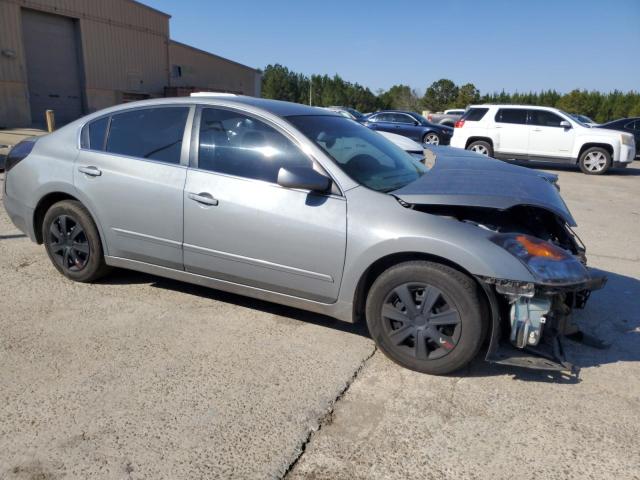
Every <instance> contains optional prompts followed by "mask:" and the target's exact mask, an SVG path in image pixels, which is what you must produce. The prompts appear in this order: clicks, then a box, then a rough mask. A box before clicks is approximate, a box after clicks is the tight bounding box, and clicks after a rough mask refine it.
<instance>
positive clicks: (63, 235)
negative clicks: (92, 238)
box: [47, 215, 91, 272]
mask: <svg viewBox="0 0 640 480" xmlns="http://www.w3.org/2000/svg"><path fill="white" fill-rule="evenodd" d="M48 240H49V241H48V242H47V243H48V245H49V246H50V247H49V248H50V249H51V253H52V256H53V259H54V261H55V263H57V264H58V265H59V266H60V268H62V269H63V270H68V271H70V272H79V271H80V270H82V269H83V268H85V267H86V266H87V263H88V262H89V257H90V255H91V247H90V245H89V239H88V238H87V235H86V233H85V231H84V229H83V228H82V225H80V223H79V222H78V221H77V220H76V219H74V218H73V217H71V216H69V215H60V216H59V217H57V218H55V219H54V220H53V222H51V224H50V226H49V239H48Z"/></svg>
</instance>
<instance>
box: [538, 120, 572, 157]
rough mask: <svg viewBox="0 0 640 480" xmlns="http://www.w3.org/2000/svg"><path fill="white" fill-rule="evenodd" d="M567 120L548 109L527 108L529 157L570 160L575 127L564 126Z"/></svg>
mask: <svg viewBox="0 0 640 480" xmlns="http://www.w3.org/2000/svg"><path fill="white" fill-rule="evenodd" d="M562 121H568V120H566V119H565V118H562V117H561V116H560V115H557V114H556V113H554V112H549V111H548V110H537V109H531V110H529V125H530V130H529V132H530V133H529V157H531V158H532V159H539V160H546V159H549V160H571V155H572V151H573V144H574V141H575V136H576V133H575V129H574V128H564V127H561V126H560V122H562Z"/></svg>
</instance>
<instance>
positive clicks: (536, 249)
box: [516, 235, 567, 260]
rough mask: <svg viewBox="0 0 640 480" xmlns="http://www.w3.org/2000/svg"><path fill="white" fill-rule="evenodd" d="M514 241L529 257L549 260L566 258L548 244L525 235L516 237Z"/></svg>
mask: <svg viewBox="0 0 640 480" xmlns="http://www.w3.org/2000/svg"><path fill="white" fill-rule="evenodd" d="M516 240H517V241H518V243H520V245H522V246H523V247H524V248H525V250H526V251H527V253H528V254H529V255H531V256H534V257H545V258H548V259H550V260H564V259H565V258H567V255H566V253H564V252H563V251H562V250H561V249H560V248H558V247H556V246H555V245H552V244H550V243H549V242H545V241H542V240H537V239H535V238H532V237H529V236H527V235H518V236H516Z"/></svg>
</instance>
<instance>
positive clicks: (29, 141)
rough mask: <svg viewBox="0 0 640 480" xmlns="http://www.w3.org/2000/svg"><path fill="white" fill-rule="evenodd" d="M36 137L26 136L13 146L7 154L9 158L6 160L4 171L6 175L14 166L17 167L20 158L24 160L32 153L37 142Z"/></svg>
mask: <svg viewBox="0 0 640 480" xmlns="http://www.w3.org/2000/svg"><path fill="white" fill-rule="evenodd" d="M36 140H37V138H36V137H30V138H26V139H24V140H23V141H21V142H20V143H17V144H15V145H14V146H13V148H12V149H11V150H9V153H8V155H7V158H6V159H5V161H4V171H5V175H6V174H7V173H9V170H11V169H12V168H13V167H15V166H16V165H17V164H18V162H20V160H23V159H24V158H26V157H27V155H29V154H30V153H31V150H33V147H34V145H35V144H36Z"/></svg>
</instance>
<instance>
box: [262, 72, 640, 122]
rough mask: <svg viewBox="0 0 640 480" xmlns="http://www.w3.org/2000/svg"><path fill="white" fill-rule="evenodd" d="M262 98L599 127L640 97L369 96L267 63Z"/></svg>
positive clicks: (438, 86)
mask: <svg viewBox="0 0 640 480" xmlns="http://www.w3.org/2000/svg"><path fill="white" fill-rule="evenodd" d="M262 96H263V97H264V98H274V99H277V100H286V101H290V102H297V103H304V104H307V105H309V104H311V105H315V106H321V107H326V106H330V105H341V106H347V107H352V108H355V109H356V110H359V111H361V112H374V111H376V110H383V109H398V110H412V111H422V110H429V111H433V112H437V111H442V110H446V109H449V108H466V107H467V106H469V105H471V104H474V103H499V104H509V103H511V104H524V105H543V106H549V107H556V108H560V109H562V110H564V111H566V112H569V113H580V114H582V115H587V116H588V117H591V118H592V119H593V120H595V121H596V122H598V123H602V122H606V121H609V120H613V119H616V118H622V117H633V116H640V93H639V92H635V91H631V92H622V91H619V90H614V91H612V92H608V93H603V92H598V91H587V90H579V89H576V90H572V91H571V92H569V93H565V94H562V93H560V92H558V91H556V90H544V91H541V92H528V93H519V92H514V93H508V92H505V91H504V90H503V91H501V92H493V93H485V94H481V92H480V90H478V89H477V88H476V86H475V85H474V84H473V83H466V84H463V85H460V86H458V85H456V84H455V83H454V82H453V81H451V80H449V79H446V78H443V79H440V80H437V81H435V82H433V83H432V84H431V85H429V86H428V87H427V88H426V89H425V93H424V95H422V96H420V95H419V94H418V93H417V92H416V91H415V90H414V89H412V88H411V87H410V86H408V85H403V84H398V85H394V86H392V87H391V88H389V89H388V90H379V91H377V92H376V93H373V92H372V91H371V90H370V89H369V88H367V87H365V86H363V85H360V84H358V83H351V82H348V81H346V80H344V79H342V78H341V77H340V76H339V75H334V76H333V77H330V76H328V75H310V76H307V75H304V74H301V73H296V72H293V71H291V70H289V69H288V68H287V67H284V66H282V65H279V64H276V65H268V66H267V67H266V68H265V69H264V72H263V76H262Z"/></svg>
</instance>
